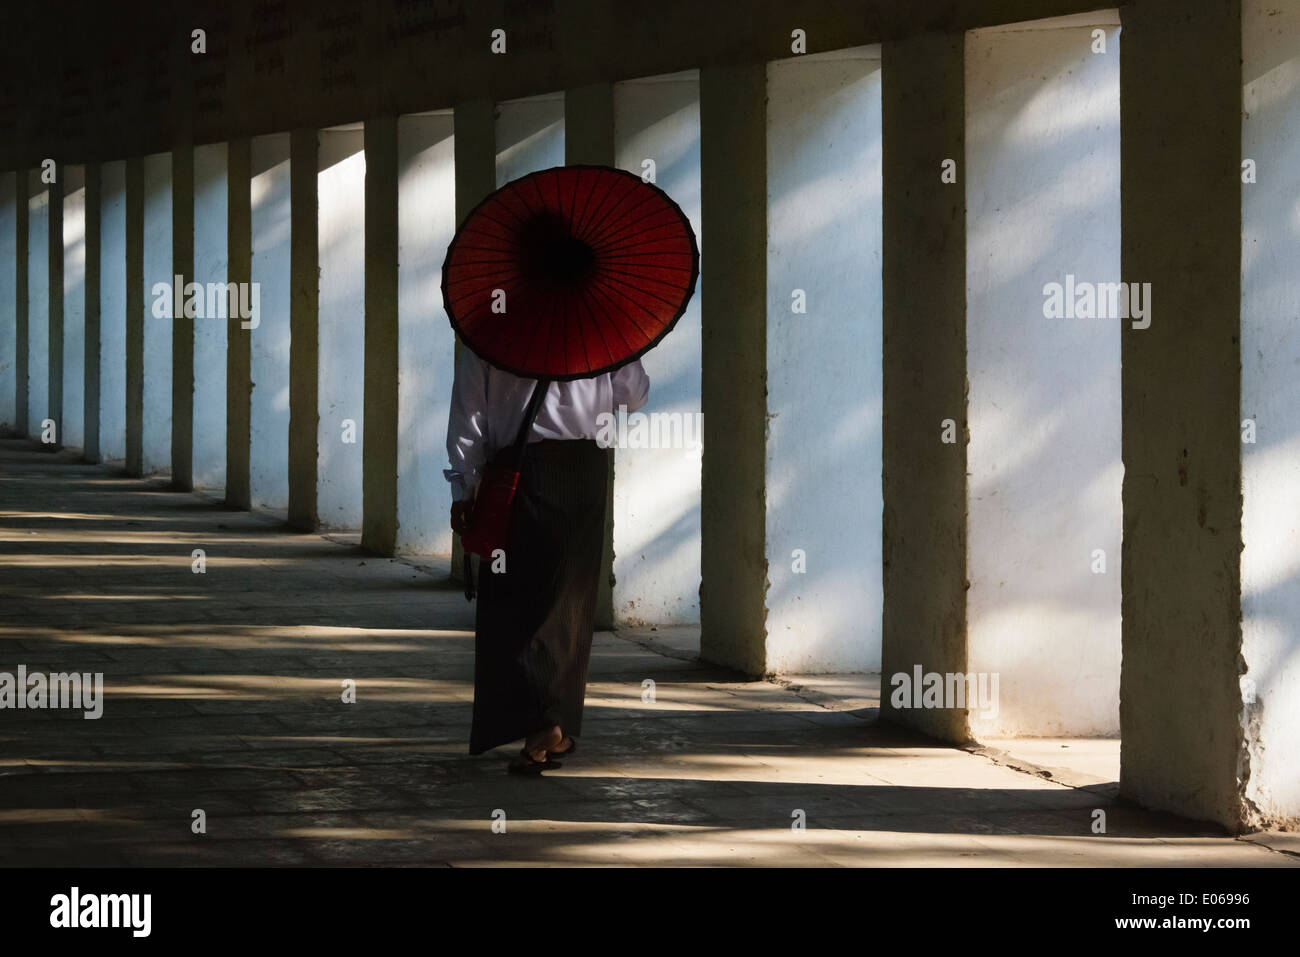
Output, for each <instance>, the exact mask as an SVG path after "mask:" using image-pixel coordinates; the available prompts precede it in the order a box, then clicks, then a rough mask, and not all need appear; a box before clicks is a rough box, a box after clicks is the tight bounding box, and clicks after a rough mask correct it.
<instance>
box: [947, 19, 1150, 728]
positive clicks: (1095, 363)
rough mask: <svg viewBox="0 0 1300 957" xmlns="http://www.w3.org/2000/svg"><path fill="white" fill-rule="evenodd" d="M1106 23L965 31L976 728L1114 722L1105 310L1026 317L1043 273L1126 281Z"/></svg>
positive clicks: (1115, 626) (1116, 527)
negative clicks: (981, 695)
mask: <svg viewBox="0 0 1300 957" xmlns="http://www.w3.org/2000/svg"><path fill="white" fill-rule="evenodd" d="M1118 23H1119V20H1118V15H1117V14H1116V13H1114V12H1113V11H1111V12H1105V11H1102V12H1099V13H1096V14H1089V15H1087V16H1086V17H1079V18H1070V19H1069V20H1066V21H1058V20H1044V21H1035V22H1033V23H1019V24H1014V25H1012V26H1008V27H1000V28H994V29H988V30H977V31H972V32H970V33H969V34H967V38H966V157H965V163H964V166H965V168H964V169H962V168H961V165H962V164H960V159H961V158H960V157H959V158H958V160H959V167H958V171H957V174H958V184H959V185H957V186H954V187H953V188H955V189H965V192H966V217H967V220H966V221H967V230H968V232H967V237H968V238H967V270H966V277H967V343H968V359H967V363H968V366H967V368H968V373H967V374H968V377H969V381H970V397H969V416H970V448H969V452H968V454H969V459H968V471H969V475H970V479H969V482H970V486H969V495H970V504H969V512H968V527H969V546H968V554H969V567H968V571H967V577H968V578H969V579H970V592H969V594H968V622H969V624H968V629H969V630H968V649H969V651H968V654H969V669H970V670H971V671H973V672H976V673H989V674H990V675H992V674H997V675H998V688H999V690H998V703H997V707H996V709H995V708H993V707H992V706H991V705H990V706H988V707H984V706H983V703H981V707H979V708H971V713H970V720H971V728H972V733H974V734H975V735H976V736H985V737H995V736H1011V735H1115V734H1118V733H1119V670H1120V534H1121V521H1122V503H1121V485H1122V481H1123V474H1124V470H1123V465H1122V462H1121V458H1120V456H1121V449H1120V438H1121V410H1120V332H1121V325H1122V322H1123V320H1121V319H1120V318H1118V317H1117V318H1099V317H1098V318H1073V317H1071V318H1048V317H1047V316H1045V314H1044V309H1045V306H1044V302H1045V298H1046V297H1045V287H1046V286H1047V285H1048V284H1051V283H1059V284H1061V286H1062V292H1063V294H1064V288H1065V287H1066V286H1067V284H1068V283H1071V282H1076V281H1077V282H1078V283H1080V284H1083V283H1091V284H1100V283H1118V282H1119V281H1120V280H1121V279H1134V278H1140V277H1131V276H1121V275H1120V182H1119V164H1120V135H1119V83H1120V76H1119V43H1120V38H1119V28H1118ZM1094 30H1100V31H1101V34H1100V38H1095V37H1094V34H1093V31H1094ZM1103 42H1104V52H1103V47H1102V46H1101V44H1102V43H1103ZM936 178H937V170H936ZM960 184H964V185H960ZM1070 276H1073V277H1074V279H1073V280H1070V279H1069V278H1068V277H1070ZM1072 288H1073V287H1072ZM1079 288H1080V289H1083V288H1086V287H1084V286H1082V285H1081V286H1080V287H1079ZM1081 305H1082V306H1083V307H1085V309H1086V306H1087V304H1086V303H1082V304H1081ZM1072 307H1073V304H1072ZM1072 311H1073V308H1072ZM931 425H932V424H931V423H925V426H926V427H931Z"/></svg>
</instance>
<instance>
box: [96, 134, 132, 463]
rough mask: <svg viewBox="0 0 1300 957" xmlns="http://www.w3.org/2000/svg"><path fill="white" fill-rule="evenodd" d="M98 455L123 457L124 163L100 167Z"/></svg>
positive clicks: (103, 458) (110, 459)
mask: <svg viewBox="0 0 1300 957" xmlns="http://www.w3.org/2000/svg"><path fill="white" fill-rule="evenodd" d="M99 183H100V187H99V188H100V197H99V217H100V219H99V455H100V459H101V461H104V462H120V461H122V460H123V459H125V458H126V163H125V161H122V160H117V161H115V162H112V163H105V164H103V165H102V166H101V167H100V168H99Z"/></svg>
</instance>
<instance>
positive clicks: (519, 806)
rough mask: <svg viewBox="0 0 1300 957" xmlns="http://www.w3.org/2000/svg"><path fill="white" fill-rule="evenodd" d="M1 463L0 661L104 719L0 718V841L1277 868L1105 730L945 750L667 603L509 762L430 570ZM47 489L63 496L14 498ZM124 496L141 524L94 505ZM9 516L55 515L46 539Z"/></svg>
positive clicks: (460, 626) (455, 858) (598, 654)
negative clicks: (740, 656)
mask: <svg viewBox="0 0 1300 957" xmlns="http://www.w3.org/2000/svg"><path fill="white" fill-rule="evenodd" d="M0 459H2V464H3V468H4V471H5V473H6V474H7V475H10V476H11V477H19V478H21V477H22V476H24V475H27V476H29V477H30V476H31V475H33V474H34V473H35V472H36V471H37V470H39V472H40V476H41V478H40V481H39V482H21V481H16V482H10V483H7V484H5V485H4V486H2V487H0V505H3V509H2V511H3V516H4V519H3V520H0V549H3V551H4V553H5V554H4V557H5V558H6V559H11V560H12V562H11V563H9V564H7V566H6V568H7V571H6V573H5V577H4V579H3V584H2V585H0V591H2V593H3V596H4V602H5V608H6V612H7V614H6V621H5V624H4V626H3V628H2V629H0V670H5V669H8V670H10V671H12V670H13V669H14V668H16V666H17V664H18V663H23V664H24V665H25V667H26V670H27V671H28V672H36V671H48V672H55V671H59V672H70V671H76V672H79V673H83V674H87V675H88V674H92V673H96V672H98V673H102V674H103V707H102V715H101V716H100V717H99V718H97V719H94V720H87V719H86V718H85V717H84V716H83V712H82V711H79V710H76V709H68V710H54V709H42V708H27V709H24V710H6V711H5V712H4V716H5V725H4V728H3V735H0V862H3V863H4V864H13V865H23V864H36V863H40V864H49V863H51V862H57V863H66V864H86V865H94V866H105V865H112V864H128V865H141V864H143V865H180V866H185V865H198V866H223V865H230V866H236V865H248V864H263V865H311V866H318V865H348V864H359V863H371V864H375V863H388V864H420V865H439V864H443V865H456V866H497V865H524V866H534V865H544V864H550V865H567V866H605V865H611V864H612V865H628V866H640V865H665V864H668V865H685V866H702V865H703V866H707V865H720V866H746V865H753V866H795V867H828V866H881V867H912V866H928V865H936V864H937V865H945V866H951V865H954V864H955V865H967V864H969V865H980V866H1023V865H1035V864H1039V865H1041V864H1050V865H1054V866H1072V865H1079V866H1098V865H1100V866H1116V867H1118V866H1137V865H1143V864H1150V863H1153V862H1171V861H1172V862H1175V863H1185V864H1195V865H1203V864H1225V865H1226V864H1248V865H1259V866H1285V865H1288V864H1292V863H1294V859H1293V858H1291V857H1289V856H1288V855H1286V854H1282V853H1278V852H1277V851H1276V850H1273V849H1270V848H1269V847H1268V846H1267V844H1268V840H1267V839H1261V838H1258V837H1257V838H1256V839H1255V840H1234V839H1232V838H1230V837H1227V836H1225V835H1223V834H1222V832H1220V831H1217V830H1216V829H1215V828H1213V827H1210V826H1207V825H1197V824H1194V823H1189V822H1187V821H1185V820H1182V819H1178V818H1173V817H1170V816H1166V815H1159V814H1155V813H1151V812H1147V811H1142V810H1140V809H1137V808H1133V807H1130V806H1128V805H1126V804H1123V803H1120V802H1117V800H1116V784H1115V782H1116V780H1117V777H1118V770H1119V767H1118V742H1117V741H1115V740H1114V739H1104V738H1102V739H1077V738H1062V739H1051V740H1048V739H1014V738H1013V739H996V740H994V739H990V740H988V741H985V742H982V744H983V746H982V747H969V748H968V749H961V748H955V747H949V746H944V745H941V744H938V743H935V742H931V741H929V740H927V739H924V738H920V737H917V736H915V735H913V734H912V733H910V732H906V731H903V730H901V729H898V728H895V727H889V726H886V725H881V724H879V723H878V722H877V715H878V710H879V704H880V696H881V693H882V689H881V686H880V680H879V676H878V675H874V674H870V673H865V674H859V675H838V676H837V675H807V676H800V675H785V676H781V677H779V678H773V679H771V680H750V679H745V678H744V677H742V676H740V675H737V674H736V673H734V672H731V671H728V670H726V669H721V668H717V667H715V666H711V665H708V664H705V663H703V662H701V661H700V660H698V657H696V653H695V652H694V651H693V650H692V649H693V648H694V647H696V646H697V643H698V637H696V633H695V630H694V629H693V628H690V627H686V626H677V627H673V626H663V627H656V626H639V627H632V626H629V627H627V628H624V629H621V630H619V631H618V632H614V633H611V632H602V633H600V634H599V635H597V638H596V641H595V646H594V650H593V655H592V663H591V678H590V681H589V684H588V691H587V705H586V708H587V717H586V724H585V729H584V734H583V736H582V748H583V756H582V759H574V760H572V761H570V762H568V763H567V764H566V766H565V767H563V768H561V769H559V770H555V771H552V772H549V773H548V774H547V775H545V776H543V777H540V778H520V777H518V776H512V775H506V774H503V773H502V771H503V769H504V767H505V764H506V761H507V760H508V758H509V757H510V755H511V753H512V752H511V749H510V748H508V747H502V748H498V749H495V750H493V751H489V752H488V753H487V754H484V755H482V756H479V757H470V756H468V754H467V747H466V743H467V733H468V726H469V720H470V709H471V706H472V701H473V681H472V678H473V621H472V606H470V605H468V604H467V603H466V602H465V601H464V598H463V596H462V595H461V594H460V590H459V586H458V584H457V583H454V582H451V581H449V580H448V579H447V578H446V575H445V571H441V572H433V571H428V570H422V569H421V566H420V563H419V562H418V561H415V560H411V561H408V560H400V559H398V560H389V559H379V558H375V557H373V556H367V555H365V554H364V553H361V552H359V551H357V550H356V549H354V548H352V547H349V546H347V545H343V544H339V543H338V542H336V541H332V540H330V539H328V538H325V537H323V536H320V535H304V534H300V533H294V532H292V531H289V530H286V529H282V528H280V527H279V526H276V525H273V524H270V523H268V521H267V519H266V518H265V517H264V516H262V515H259V514H256V513H253V514H250V513H238V512H231V511H228V510H225V509H222V508H220V507H217V506H213V505H210V504H203V503H201V502H200V501H199V500H198V499H196V498H194V497H193V496H192V495H189V494H185V493H179V492H172V491H166V490H165V489H164V488H163V487H161V486H160V485H159V483H157V482H156V481H151V480H147V479H137V480H132V482H130V483H129V484H128V486H127V487H126V488H125V489H116V488H109V487H104V486H100V485H97V484H95V483H93V482H87V481H86V476H87V474H88V473H91V472H94V471H99V470H101V469H102V467H96V468H92V467H89V466H85V465H80V464H76V463H75V460H74V459H73V457H72V455H71V454H70V453H67V452H64V453H55V454H53V455H51V454H50V453H47V452H42V451H39V450H38V449H37V448H36V447H35V446H33V445H32V444H31V443H29V442H27V441H25V440H19V439H7V440H4V442H3V448H2V450H0ZM123 492H126V493H128V494H123ZM145 492H147V494H135V493H145ZM51 495H52V496H54V497H55V498H56V500H58V501H60V502H63V503H66V505H67V507H68V511H67V512H64V513H51V512H41V511H40V510H39V509H37V508H32V507H30V506H31V504H32V502H31V500H32V499H34V498H37V497H45V496H51ZM145 517H147V518H148V520H149V524H150V528H151V532H150V535H149V537H148V540H147V541H143V540H140V539H132V538H126V537H123V536H121V535H120V533H119V532H117V531H116V530H115V529H114V528H113V527H112V525H111V524H110V522H109V521H108V520H109V519H110V518H112V519H115V520H117V521H118V522H119V523H121V522H134V521H138V520H142V519H143V518H145ZM15 519H21V520H22V525H21V527H22V528H23V529H30V530H33V531H36V532H37V533H38V534H48V535H49V537H48V538H45V539H43V540H42V543H41V545H40V549H39V552H37V553H36V554H37V555H38V558H39V560H38V561H35V562H32V561H24V560H22V559H25V558H28V557H30V556H32V554H33V552H32V550H31V549H30V547H28V546H27V544H26V543H25V542H23V541H22V536H20V535H18V534H17V529H16V528H15V527H14V520H15ZM195 542H202V547H204V548H205V550H206V553H207V556H208V562H209V564H208V566H207V571H206V572H205V573H204V574H202V575H199V574H195V573H194V572H193V570H192V569H191V565H190V551H191V549H192V547H197V546H194V543H195ZM83 550H85V551H86V553H87V554H89V555H93V556H95V557H94V559H93V560H87V561H85V562H84V564H81V565H80V566H74V565H71V564H69V565H67V566H64V565H59V566H58V567H61V568H63V567H80V568H81V571H80V572H79V577H78V581H77V588H76V589H75V590H73V589H67V588H64V589H62V590H60V589H50V588H48V587H45V586H43V584H42V583H43V581H44V579H45V578H46V577H47V576H48V575H49V574H50V571H49V569H50V563H58V562H61V561H63V560H68V561H69V562H71V561H72V560H73V559H78V558H82V557H83V556H82V554H81V553H82V551H83ZM289 551H292V552H293V557H292V558H287V559H283V560H281V561H278V562H274V563H271V564H270V565H263V562H264V561H265V559H266V558H267V556H274V555H277V554H280V555H282V554H284V553H285V552H289ZM169 553H170V554H169ZM232 553H235V554H238V555H239V556H240V559H239V560H238V561H232V562H227V561H226V557H225V556H227V555H230V554H232ZM142 557H143V558H149V559H152V561H151V562H150V563H149V564H147V565H146V566H144V567H147V568H148V571H147V572H146V573H124V572H123V570H124V569H127V568H130V567H131V566H132V563H133V562H134V561H136V560H137V559H141V558H142ZM646 682H652V687H653V694H652V695H651V694H648V693H647V690H646V688H647V685H646ZM883 690H884V692H885V693H888V691H889V689H888V688H885V689H883ZM1097 809H1101V810H1104V811H1105V813H1106V816H1107V830H1106V833H1105V835H1100V836H1099V835H1096V834H1095V833H1094V832H1093V830H1092V825H1093V820H1094V814H1095V811H1096V810H1097ZM198 811H202V812H203V818H204V821H205V826H206V832H205V833H204V835H203V836H202V839H199V838H198V837H197V836H196V835H195V834H194V833H193V831H192V830H191V825H192V823H193V821H194V815H195V813H196V812H198ZM494 815H497V816H495V817H494ZM502 821H504V829H502V827H501V826H500V825H501V822H502ZM796 822H798V823H800V824H801V826H798V827H792V824H794V823H796ZM494 825H497V826H496V827H495V829H494Z"/></svg>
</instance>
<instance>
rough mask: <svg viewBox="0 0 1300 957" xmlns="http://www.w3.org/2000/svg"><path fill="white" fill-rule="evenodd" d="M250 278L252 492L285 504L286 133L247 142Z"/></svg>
mask: <svg viewBox="0 0 1300 957" xmlns="http://www.w3.org/2000/svg"><path fill="white" fill-rule="evenodd" d="M251 153H252V157H251V159H252V169H251V174H252V177H251V182H250V183H249V189H250V198H251V203H252V211H251V218H252V222H251V229H252V233H253V237H252V250H253V262H252V273H251V276H252V280H251V281H252V282H253V284H254V285H255V286H256V287H257V288H258V290H259V295H260V300H259V302H258V310H257V315H256V318H255V319H254V320H250V323H251V322H256V328H253V329H248V330H244V329H241V330H240V334H241V335H247V336H249V337H250V340H251V341H250V351H251V356H250V360H249V367H250V377H251V379H252V382H253V394H252V397H251V399H250V407H251V408H250V413H249V414H250V423H249V493H250V497H251V499H252V504H253V506H254V507H256V508H272V509H283V508H287V507H288V506H289V229H290V220H289V134H288V133H275V134H272V135H269V136H257V137H254V138H253V142H252V150H251Z"/></svg>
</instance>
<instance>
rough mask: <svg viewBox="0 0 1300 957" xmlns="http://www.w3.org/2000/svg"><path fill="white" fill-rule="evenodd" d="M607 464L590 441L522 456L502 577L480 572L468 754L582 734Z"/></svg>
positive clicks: (543, 447) (605, 453) (482, 567)
mask: <svg viewBox="0 0 1300 957" xmlns="http://www.w3.org/2000/svg"><path fill="white" fill-rule="evenodd" d="M609 455H610V452H609V450H608V449H602V448H600V447H599V446H598V445H597V444H596V443H595V442H594V441H590V440H567V441H559V440H546V441H542V442H534V443H531V444H530V445H529V446H528V448H527V450H526V452H525V453H524V463H523V468H522V470H521V472H520V477H519V489H518V492H517V493H516V496H515V503H514V512H513V515H512V517H511V523H510V534H509V538H508V543H507V546H506V550H505V572H504V573H495V574H494V573H493V572H492V568H491V566H492V562H491V560H490V559H483V560H482V561H481V562H480V564H479V575H478V581H479V585H478V588H479V591H478V609H477V617H476V621H475V637H474V723H473V727H472V728H471V730H470V744H469V750H470V754H482V753H483V752H484V751H487V750H489V749H490V748H495V747H497V746H498V745H502V744H506V743H509V742H511V741H518V740H519V739H520V738H523V737H525V736H527V735H529V734H531V733H532V732H534V731H537V730H539V729H541V728H547V727H551V726H553V725H557V724H558V725H559V726H560V727H561V728H563V729H564V733H565V734H571V735H573V736H575V737H576V736H577V735H579V734H580V733H581V732H582V705H583V699H584V697H585V696H586V691H587V664H588V661H589V660H590V658H591V637H592V628H593V625H594V620H595V614H596V587H597V583H598V580H599V577H600V556H601V547H602V545H603V543H604V529H605V496H606V494H607V486H608V481H607V477H608V468H609V465H608V462H609Z"/></svg>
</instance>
